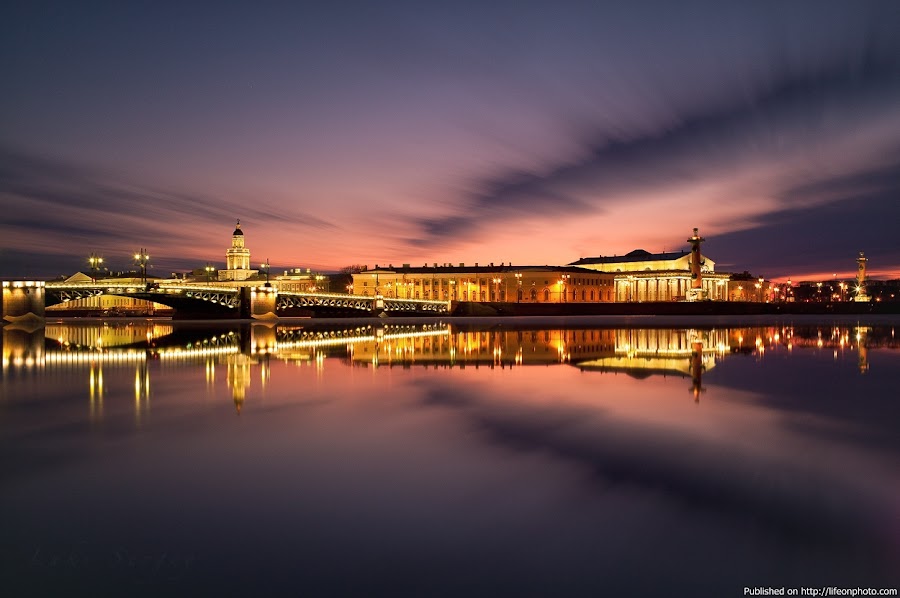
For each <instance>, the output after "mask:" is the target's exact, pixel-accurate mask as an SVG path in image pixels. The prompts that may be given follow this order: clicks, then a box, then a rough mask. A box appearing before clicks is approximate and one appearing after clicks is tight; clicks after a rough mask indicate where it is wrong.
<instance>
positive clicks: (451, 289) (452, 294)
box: [447, 278, 456, 301]
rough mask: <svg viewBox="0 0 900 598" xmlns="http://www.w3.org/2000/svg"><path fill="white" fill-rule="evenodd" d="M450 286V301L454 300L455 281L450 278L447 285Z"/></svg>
mask: <svg viewBox="0 0 900 598" xmlns="http://www.w3.org/2000/svg"><path fill="white" fill-rule="evenodd" d="M447 284H449V285H450V299H452V300H454V301H455V300H456V280H455V279H453V278H451V279H450V280H449V282H448V283H447Z"/></svg>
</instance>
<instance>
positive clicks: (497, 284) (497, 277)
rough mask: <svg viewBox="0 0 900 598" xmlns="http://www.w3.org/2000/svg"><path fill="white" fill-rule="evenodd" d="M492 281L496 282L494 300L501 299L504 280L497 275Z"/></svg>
mask: <svg viewBox="0 0 900 598" xmlns="http://www.w3.org/2000/svg"><path fill="white" fill-rule="evenodd" d="M491 282H493V283H494V301H499V300H500V283H501V282H502V280H501V279H500V277H499V276H495V277H494V278H492V279H491Z"/></svg>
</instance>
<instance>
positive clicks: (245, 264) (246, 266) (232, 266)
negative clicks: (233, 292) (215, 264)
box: [219, 220, 259, 280]
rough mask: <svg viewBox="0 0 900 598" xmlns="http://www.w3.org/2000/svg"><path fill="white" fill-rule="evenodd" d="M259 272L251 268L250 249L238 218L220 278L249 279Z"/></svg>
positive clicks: (220, 271)
mask: <svg viewBox="0 0 900 598" xmlns="http://www.w3.org/2000/svg"><path fill="white" fill-rule="evenodd" d="M258 272H259V271H258V270H251V269H250V250H249V249H247V247H246V246H245V245H244V231H242V230H241V221H240V220H238V221H237V224H236V225H235V227H234V232H233V233H231V247H229V248H228V250H227V251H226V252H225V269H224V270H219V280H247V279H248V278H250V277H252V276H255V275H256V274H257V273H258Z"/></svg>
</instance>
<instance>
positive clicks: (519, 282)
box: [515, 272, 522, 303]
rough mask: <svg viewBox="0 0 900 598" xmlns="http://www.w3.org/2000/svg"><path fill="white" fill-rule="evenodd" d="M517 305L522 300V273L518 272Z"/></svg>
mask: <svg viewBox="0 0 900 598" xmlns="http://www.w3.org/2000/svg"><path fill="white" fill-rule="evenodd" d="M515 276H516V303H518V302H519V300H520V299H521V298H522V273H521V272H516V274H515Z"/></svg>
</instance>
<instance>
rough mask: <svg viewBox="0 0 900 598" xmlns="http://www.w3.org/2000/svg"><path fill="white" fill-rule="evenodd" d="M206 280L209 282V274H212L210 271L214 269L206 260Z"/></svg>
mask: <svg viewBox="0 0 900 598" xmlns="http://www.w3.org/2000/svg"><path fill="white" fill-rule="evenodd" d="M204 270H206V282H207V283H209V275H210V274H212V271H213V270H215V267H214V266H212V265H211V264H210V263H209V262H206V268H204Z"/></svg>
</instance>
